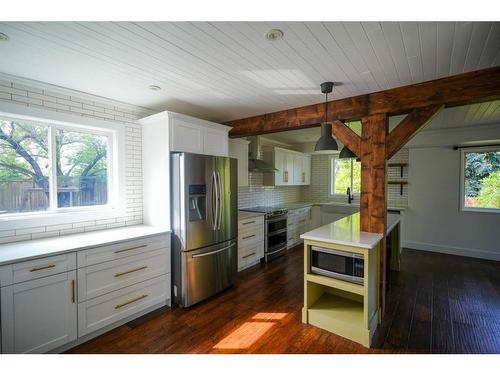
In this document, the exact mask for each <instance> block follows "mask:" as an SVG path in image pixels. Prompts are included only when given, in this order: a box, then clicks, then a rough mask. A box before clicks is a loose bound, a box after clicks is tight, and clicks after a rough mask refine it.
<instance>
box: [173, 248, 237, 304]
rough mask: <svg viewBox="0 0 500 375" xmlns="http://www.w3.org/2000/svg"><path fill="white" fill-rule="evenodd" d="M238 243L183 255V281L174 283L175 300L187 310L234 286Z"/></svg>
mask: <svg viewBox="0 0 500 375" xmlns="http://www.w3.org/2000/svg"><path fill="white" fill-rule="evenodd" d="M237 249H238V246H237V241H236V240H231V241H227V242H224V243H221V244H218V245H215V246H210V247H206V248H203V249H198V250H194V251H186V252H182V253H181V267H182V268H183V270H182V271H183V272H181V275H182V277H181V278H180V280H176V281H175V282H174V298H175V300H176V302H177V304H179V305H180V306H183V307H188V306H191V305H193V304H195V303H198V302H200V301H202V300H204V299H206V298H208V297H210V296H213V295H214V294H217V293H219V292H220V291H222V290H224V289H226V288H228V287H230V286H231V285H233V283H234V280H235V277H236V272H237V263H238V259H237V258H238V251H237Z"/></svg>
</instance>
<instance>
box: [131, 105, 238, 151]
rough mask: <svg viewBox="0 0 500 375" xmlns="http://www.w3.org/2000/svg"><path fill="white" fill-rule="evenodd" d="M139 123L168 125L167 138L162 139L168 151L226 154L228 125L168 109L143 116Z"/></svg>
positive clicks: (155, 125)
mask: <svg viewBox="0 0 500 375" xmlns="http://www.w3.org/2000/svg"><path fill="white" fill-rule="evenodd" d="M139 123H140V124H142V125H143V127H168V138H169V139H164V140H163V141H164V142H167V143H166V144H165V145H164V147H167V146H168V151H178V152H192V153H196V154H204V155H214V156H228V133H229V131H230V130H231V127H230V126H225V125H221V124H217V123H215V122H210V121H206V120H202V119H198V118H196V117H191V116H187V115H183V114H180V113H175V112H169V111H165V112H161V113H157V114H155V115H152V116H149V117H146V118H143V119H141V120H139ZM158 133H160V134H161V131H158ZM153 136H154V133H153Z"/></svg>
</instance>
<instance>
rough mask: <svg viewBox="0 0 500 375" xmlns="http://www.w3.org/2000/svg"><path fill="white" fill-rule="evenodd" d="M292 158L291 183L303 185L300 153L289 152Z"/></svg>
mask: <svg viewBox="0 0 500 375" xmlns="http://www.w3.org/2000/svg"><path fill="white" fill-rule="evenodd" d="M290 156H291V157H292V158H293V185H303V184H304V175H303V173H302V172H303V171H302V159H303V156H302V154H290Z"/></svg>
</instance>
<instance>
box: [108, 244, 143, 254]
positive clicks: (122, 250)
mask: <svg viewBox="0 0 500 375" xmlns="http://www.w3.org/2000/svg"><path fill="white" fill-rule="evenodd" d="M146 246H148V245H140V246H134V247H129V248H128V249H121V250H116V251H115V254H120V253H124V252H125V251H131V250H136V249H142V248H143V247H146Z"/></svg>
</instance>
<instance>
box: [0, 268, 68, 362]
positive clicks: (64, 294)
mask: <svg viewBox="0 0 500 375" xmlns="http://www.w3.org/2000/svg"><path fill="white" fill-rule="evenodd" d="M75 283H76V272H75V271H71V272H64V273H60V274H57V275H53V276H48V277H43V278H40V279H36V280H31V281H26V282H23V283H19V284H14V285H9V286H6V287H3V288H1V316H2V352H3V353H43V352H47V351H50V350H52V349H55V348H57V347H59V346H61V345H64V344H66V343H68V342H70V341H73V340H75V339H76V337H77V322H76V311H77V309H76V285H75Z"/></svg>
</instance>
